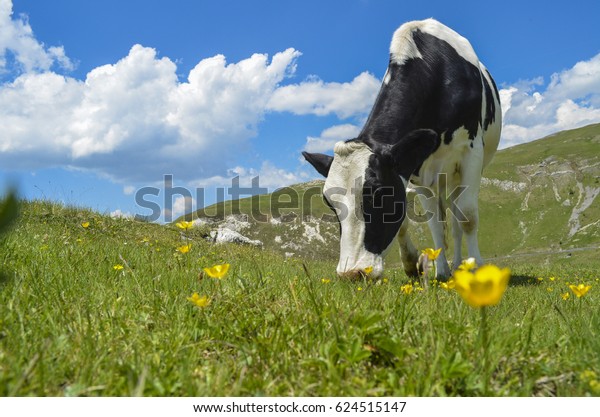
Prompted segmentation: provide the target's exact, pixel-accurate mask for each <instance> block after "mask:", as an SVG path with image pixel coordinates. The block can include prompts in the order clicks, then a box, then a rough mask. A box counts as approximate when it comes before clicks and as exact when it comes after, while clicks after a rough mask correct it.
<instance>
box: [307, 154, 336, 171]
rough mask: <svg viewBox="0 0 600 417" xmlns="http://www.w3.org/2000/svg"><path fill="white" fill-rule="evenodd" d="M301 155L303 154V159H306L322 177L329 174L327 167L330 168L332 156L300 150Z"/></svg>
mask: <svg viewBox="0 0 600 417" xmlns="http://www.w3.org/2000/svg"><path fill="white" fill-rule="evenodd" d="M302 155H303V156H304V159H306V160H307V161H308V162H309V163H310V164H311V165H312V166H313V167H315V169H316V170H317V172H318V173H319V174H321V175H322V176H324V177H327V175H329V168H331V163H332V162H333V156H329V155H325V154H322V153H309V152H302Z"/></svg>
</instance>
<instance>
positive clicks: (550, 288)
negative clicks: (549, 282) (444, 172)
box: [546, 287, 554, 292]
mask: <svg viewBox="0 0 600 417" xmlns="http://www.w3.org/2000/svg"><path fill="white" fill-rule="evenodd" d="M546 291H548V292H552V291H554V288H552V287H548V288H546Z"/></svg>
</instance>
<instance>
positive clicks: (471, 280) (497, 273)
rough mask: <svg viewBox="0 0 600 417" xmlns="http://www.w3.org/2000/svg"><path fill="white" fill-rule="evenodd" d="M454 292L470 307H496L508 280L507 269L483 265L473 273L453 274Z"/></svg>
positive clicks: (460, 272)
mask: <svg viewBox="0 0 600 417" xmlns="http://www.w3.org/2000/svg"><path fill="white" fill-rule="evenodd" d="M453 278H454V283H455V284H454V285H455V288H456V291H458V293H459V294H460V295H461V297H462V298H463V299H464V300H465V301H466V302H467V304H469V305H470V306H471V307H483V306H490V305H496V304H498V303H499V302H500V299H501V298H502V295H503V294H504V291H506V287H507V286H508V280H509V278H510V270H509V269H508V268H504V269H500V268H498V267H497V266H495V265H484V266H482V267H481V268H479V269H478V270H476V271H475V272H474V273H473V272H468V271H463V270H457V271H455V272H454V275H453Z"/></svg>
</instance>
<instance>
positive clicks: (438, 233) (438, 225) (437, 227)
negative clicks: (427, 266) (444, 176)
mask: <svg viewBox="0 0 600 417" xmlns="http://www.w3.org/2000/svg"><path fill="white" fill-rule="evenodd" d="M419 201H420V202H421V205H422V206H423V209H424V210H425V215H426V216H427V218H428V220H427V225H428V226H429V230H430V231H431V237H432V238H433V246H434V249H439V248H442V251H441V253H440V255H439V256H438V258H437V259H436V260H435V267H436V270H437V277H436V278H438V279H446V278H448V277H449V276H450V266H449V265H448V260H447V259H446V242H445V239H444V228H445V225H446V221H445V216H444V214H445V213H442V212H441V208H440V203H439V199H438V197H437V196H436V195H432V196H426V195H423V194H419Z"/></svg>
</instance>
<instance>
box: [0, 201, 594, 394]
mask: <svg viewBox="0 0 600 417" xmlns="http://www.w3.org/2000/svg"><path fill="white" fill-rule="evenodd" d="M84 221H89V222H90V226H89V227H88V228H87V229H86V228H83V227H82V226H81V223H82V222H84ZM187 239H190V240H191V242H192V245H193V246H192V250H191V251H190V252H189V253H188V254H185V255H182V254H178V253H177V252H175V248H176V247H178V246H180V245H182V244H184V243H187V242H188V240H187ZM583 255H584V254H579V255H577V254H575V255H574V257H577V256H583ZM0 260H1V264H0V269H2V270H3V271H4V275H3V278H2V282H1V283H0V395H2V396H15V395H18V396H23V395H38V396H63V395H64V396H73V395H94V396H96V395H102V396H107V395H113V396H130V395H146V396H248V395H268V396H301V395H303V396H304V395H306V396H359V395H360V396H365V395H369V396H370V395H378V396H379V395H381V396H390V395H394V396H405V395H418V396H458V395H461V396H478V395H504V396H508V395H510V396H531V395H546V396H550V395H557V396H585V395H599V394H600V391H599V389H598V384H599V382H598V380H599V379H600V372H598V371H597V370H598V369H600V334H599V333H600V316H599V309H598V304H599V301H600V292H599V289H600V283H599V282H598V279H599V277H600V275H599V274H598V273H597V272H595V271H596V270H597V268H598V264H597V263H596V264H595V265H593V266H590V267H581V266H577V264H576V262H575V263H573V264H572V265H567V266H561V265H558V264H557V265H553V264H549V265H547V266H540V265H539V264H536V263H533V262H531V261H528V260H518V261H515V262H508V263H506V262H505V263H506V264H508V265H509V266H510V267H511V268H512V269H513V278H512V281H511V285H510V287H509V288H508V290H507V292H506V294H505V296H504V298H503V300H502V302H501V303H500V304H499V305H498V306H496V307H492V308H490V309H489V317H488V318H489V329H490V335H491V337H490V338H491V341H490V346H489V357H490V361H489V364H488V367H487V368H486V367H485V364H484V362H483V360H482V357H483V355H482V347H481V341H480V338H479V325H480V316H479V312H478V311H477V310H473V309H471V308H469V307H468V306H467V305H466V304H465V303H464V302H463V301H462V300H461V299H460V297H459V296H458V294H456V293H455V292H447V291H445V290H443V289H441V288H439V287H434V288H430V289H429V290H427V291H414V292H413V293H412V294H410V295H407V294H404V293H402V292H401V291H400V286H401V285H403V284H406V283H407V282H408V278H406V277H405V276H404V275H403V273H402V272H400V271H399V270H390V271H388V273H387V275H386V277H387V282H379V283H373V282H346V281H342V280H339V279H337V278H335V277H334V263H333V262H325V261H311V260H306V261H304V262H303V261H300V260H286V259H285V258H283V257H281V256H280V255H279V254H277V253H275V252H270V251H267V250H260V249H255V248H249V247H241V246H234V245H230V246H227V245H226V246H214V245H212V244H209V243H207V242H205V241H204V240H203V239H202V237H201V232H200V231H196V230H192V231H191V232H190V233H189V236H188V237H187V238H186V237H185V236H183V235H182V233H181V231H180V230H178V229H177V228H175V227H173V226H160V225H156V224H147V223H137V222H132V221H128V220H122V219H111V218H108V217H106V216H101V215H99V214H97V213H94V212H91V211H86V210H76V209H72V208H65V207H61V206H58V205H54V204H50V203H46V202H30V203H25V204H24V205H23V207H22V214H21V217H20V219H19V221H18V223H17V225H16V227H15V228H14V229H13V230H12V232H11V233H10V234H9V235H8V236H6V237H4V238H2V239H1V240H0ZM222 262H228V263H230V264H231V270H230V271H229V273H228V275H227V276H226V277H225V278H223V279H222V280H216V279H212V278H209V277H201V275H200V272H201V268H202V267H206V266H211V265H214V264H217V263H222ZM116 264H121V265H123V266H124V269H123V270H122V271H116V270H114V269H113V266H114V265H116ZM588 265H589V264H588ZM538 277H540V278H544V279H543V281H540V280H538ZM551 277H554V281H551V280H550V278H551ZM322 278H329V279H331V282H329V283H323V282H322V281H321V279H322ZM567 282H573V283H579V282H586V283H589V284H591V285H592V286H593V287H592V290H591V291H590V292H589V293H588V294H587V295H586V296H585V297H583V298H581V299H574V297H573V296H571V298H570V299H568V300H566V301H565V300H563V299H562V298H561V294H562V293H565V292H567V291H568V288H567V286H566V283H567ZM359 287H360V288H361V289H360V290H359ZM550 289H551V290H550ZM194 292H198V293H199V294H200V295H207V296H208V297H210V299H211V303H210V305H209V306H208V307H206V308H204V309H200V308H197V307H195V306H194V305H192V304H191V303H190V302H189V301H187V297H189V296H191V295H192V293H194ZM593 370H596V374H595V375H594V374H592V373H590V372H589V371H593ZM485 375H490V377H489V384H488V391H485V388H484V387H485V386H486V384H485Z"/></svg>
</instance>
